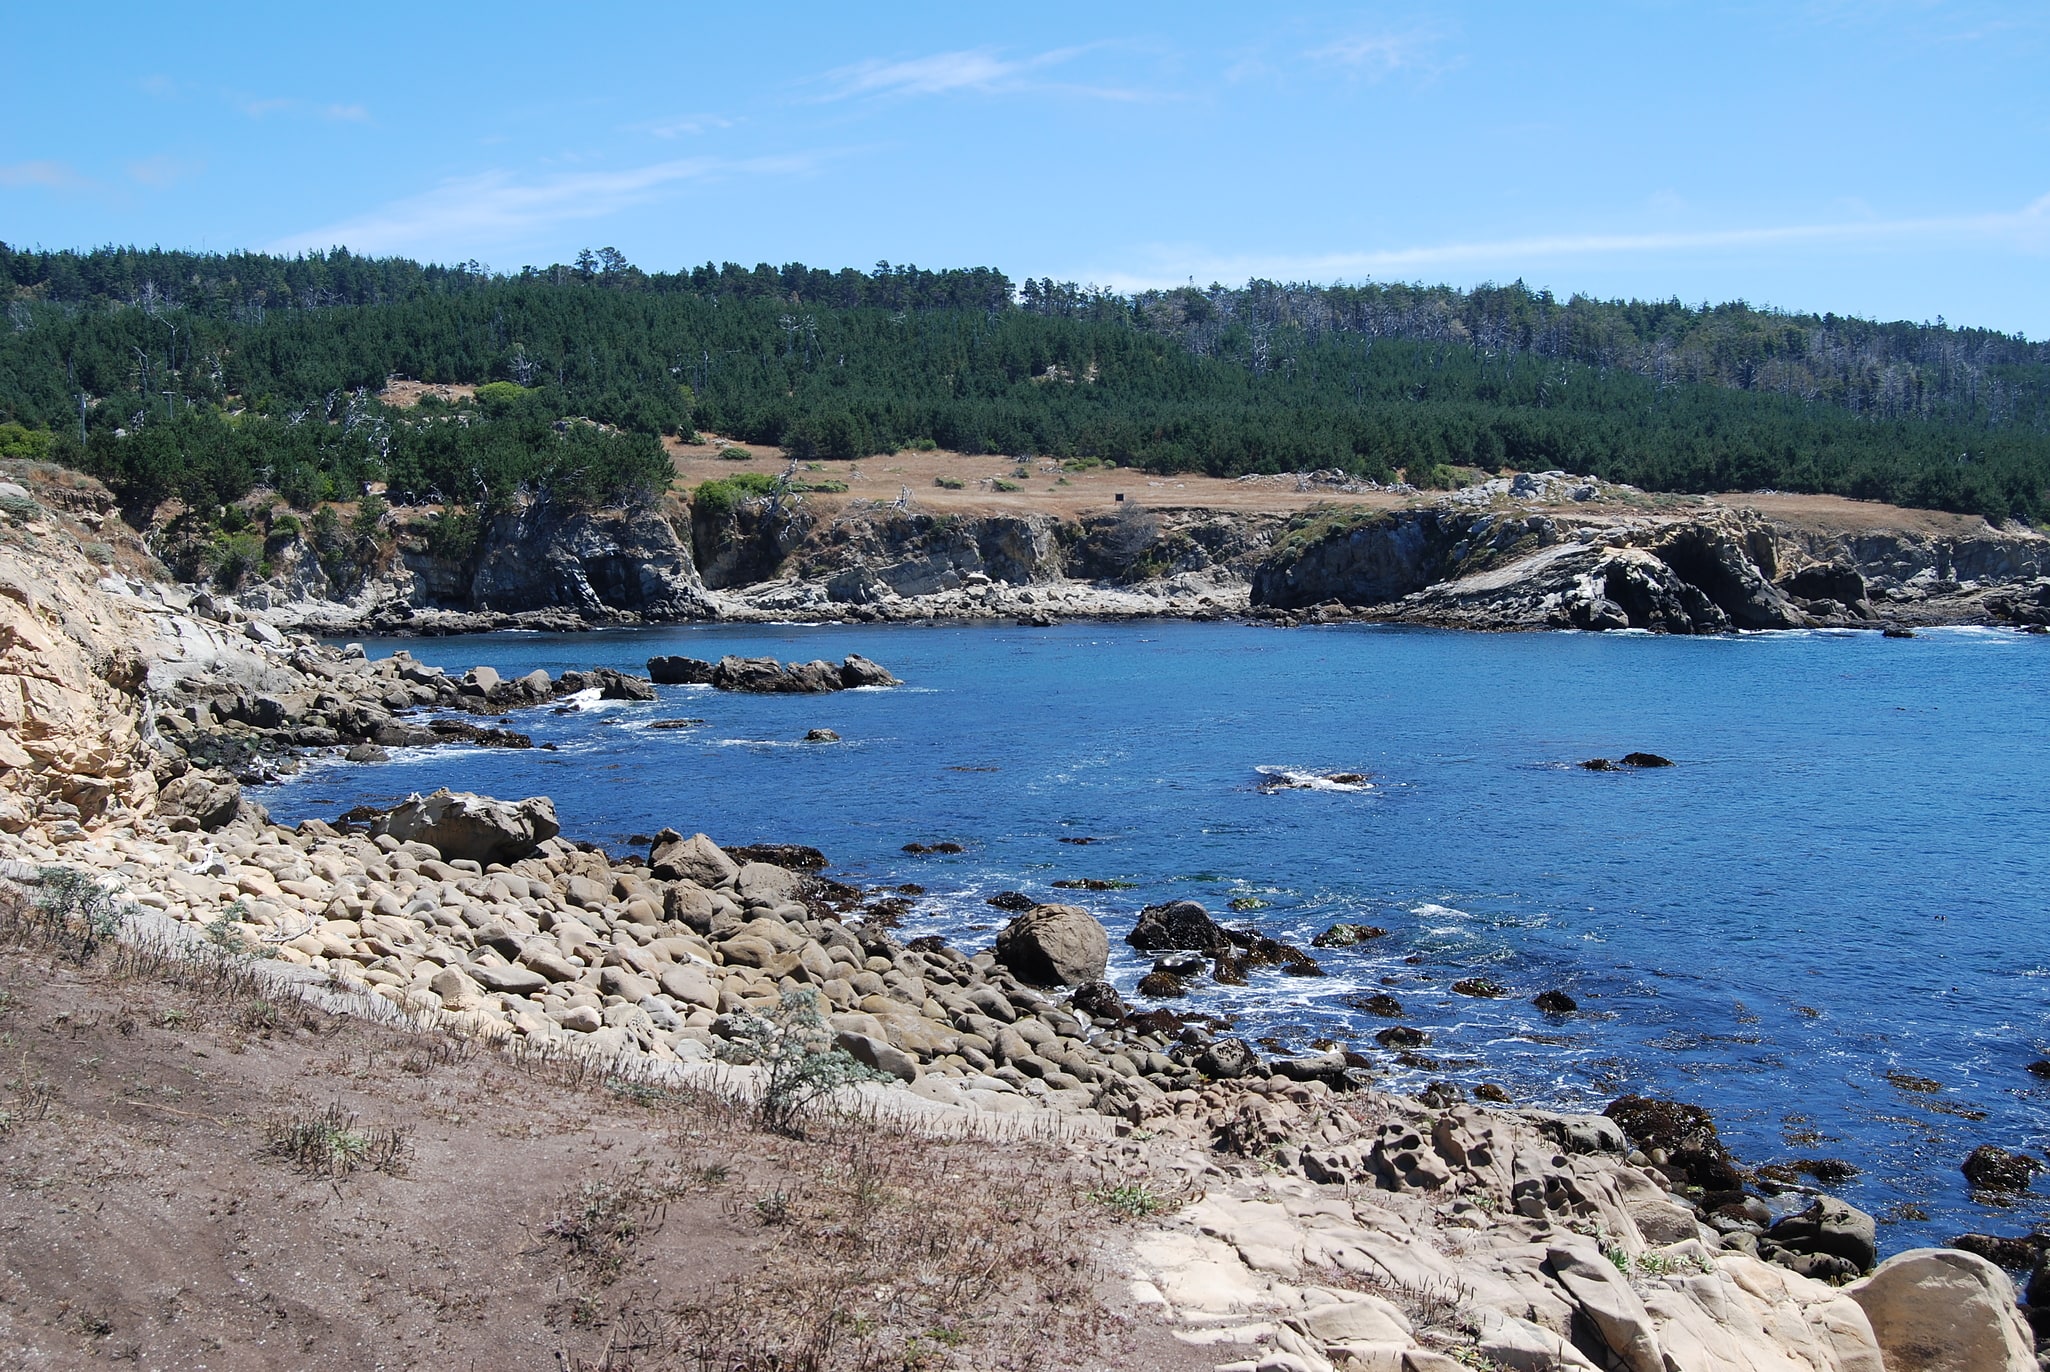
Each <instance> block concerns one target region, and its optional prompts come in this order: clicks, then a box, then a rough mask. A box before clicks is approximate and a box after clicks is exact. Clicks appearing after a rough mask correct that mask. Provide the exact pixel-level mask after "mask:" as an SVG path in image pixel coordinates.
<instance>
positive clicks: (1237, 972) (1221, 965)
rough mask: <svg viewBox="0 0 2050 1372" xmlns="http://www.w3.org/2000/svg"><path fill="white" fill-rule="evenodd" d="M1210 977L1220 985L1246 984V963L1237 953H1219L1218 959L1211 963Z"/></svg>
mask: <svg viewBox="0 0 2050 1372" xmlns="http://www.w3.org/2000/svg"><path fill="white" fill-rule="evenodd" d="M1210 979H1211V980H1212V981H1214V982H1216V983H1217V984H1218V985H1219V986H1244V985H1245V984H1246V964H1245V963H1244V962H1243V961H1241V960H1240V959H1239V958H1238V957H1237V956H1236V955H1235V954H1232V953H1219V954H1218V955H1217V960H1216V961H1215V962H1213V963H1211V964H1210Z"/></svg>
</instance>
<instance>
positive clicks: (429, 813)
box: [370, 786, 562, 865]
mask: <svg viewBox="0 0 2050 1372" xmlns="http://www.w3.org/2000/svg"><path fill="white" fill-rule="evenodd" d="M370 832H371V833H372V834H389V835H391V836H392V837H393V838H395V839H397V840H399V841H400V842H401V843H406V842H418V843H424V844H426V845H427V846H428V847H430V848H432V849H434V850H435V851H436V852H438V853H440V854H441V856H442V860H443V861H445V862H474V863H477V864H479V865H485V864H490V863H501V864H503V863H512V862H518V861H519V860H520V859H521V858H524V857H527V856H529V855H531V854H532V853H533V852H534V850H535V849H537V848H539V847H540V846H541V845H542V844H544V843H546V842H547V841H548V840H549V839H551V838H554V837H555V836H556V835H557V834H558V833H561V832H562V828H561V826H560V825H559V824H557V823H556V820H555V803H554V802H553V801H551V800H550V799H548V797H546V796H532V797H529V798H528V799H526V800H521V801H503V800H493V799H491V798H490V797H489V796H480V795H474V794H472V793H470V792H468V791H451V790H449V789H448V788H447V787H445V786H444V787H443V788H442V789H440V790H439V791H436V792H435V793H434V794H433V795H431V796H417V795H416V796H409V797H407V798H406V800H405V801H404V802H402V803H401V804H399V805H397V806H395V807H393V808H392V809H391V810H388V811H386V812H385V813H384V814H383V815H380V816H379V817H378V818H377V819H376V820H375V821H374V822H372V824H371V826H370Z"/></svg>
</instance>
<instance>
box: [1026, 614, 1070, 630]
mask: <svg viewBox="0 0 2050 1372" xmlns="http://www.w3.org/2000/svg"><path fill="white" fill-rule="evenodd" d="M1018 627H1019V628H1021V629H1054V628H1058V627H1060V621H1059V620H1058V619H1055V618H1054V617H1053V616H1052V615H1050V614H1048V613H1046V611H1044V610H1034V611H1031V612H1029V613H1027V614H1022V615H1019V616H1018Z"/></svg>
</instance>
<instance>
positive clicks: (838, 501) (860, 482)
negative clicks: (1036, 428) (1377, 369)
mask: <svg viewBox="0 0 2050 1372" xmlns="http://www.w3.org/2000/svg"><path fill="white" fill-rule="evenodd" d="M699 437H700V441H699V442H697V443H681V442H678V441H677V440H675V439H666V440H664V444H665V446H666V447H667V448H668V450H669V454H670V457H671V460H672V461H673V463H674V465H675V467H676V473H677V482H678V485H679V486H681V487H683V488H685V489H689V488H693V487H696V486H698V485H699V484H700V483H702V482H706V481H713V480H717V479H718V478H720V477H723V476H732V475H733V474H734V473H735V472H745V471H755V472H766V473H768V474H770V475H781V474H782V472H783V470H784V469H785V467H786V466H787V465H788V463H789V459H788V458H787V457H786V456H784V454H783V452H782V450H781V449H778V448H774V447H769V446H766V445H763V444H755V443H736V442H732V441H731V440H728V439H723V438H720V437H718V436H717V435H714V434H701V435H700V436H699ZM729 445H730V446H732V447H737V448H744V449H746V450H747V452H748V453H749V454H750V458H749V460H748V461H746V462H735V461H728V460H726V459H724V458H722V457H720V456H719V451H720V449H721V448H724V447H727V446H729ZM818 466H819V468H820V470H816V471H806V472H805V473H803V475H804V476H806V477H808V478H809V479H811V480H815V481H819V480H832V481H844V482H846V483H847V486H848V490H847V493H846V494H845V495H836V494H812V495H808V496H806V500H807V501H809V502H810V503H811V504H812V505H813V507H814V508H816V509H819V510H821V511H822V512H824V513H827V514H828V515H830V514H832V513H834V512H837V511H838V510H840V509H841V508H843V507H844V506H845V505H846V504H847V503H848V502H849V501H852V500H875V501H885V502H887V501H893V500H895V499H896V498H897V496H898V493H899V492H900V491H902V490H903V489H905V488H907V487H908V488H909V489H910V492H911V498H912V501H913V502H914V506H915V508H918V509H922V510H928V511H931V512H933V513H938V514H977V515H981V514H1027V513H1044V514H1052V515H1058V516H1062V517H1066V518H1073V517H1075V516H1078V515H1087V514H1097V513H1103V512H1105V511H1108V510H1110V509H1112V508H1114V506H1115V503H1116V502H1115V500H1114V496H1115V494H1116V493H1118V492H1123V493H1124V494H1125V497H1126V499H1127V500H1128V501H1137V502H1139V503H1141V504H1144V505H1148V506H1151V507H1153V508H1155V509H1204V510H1235V511H1245V512H1252V513H1267V514H1284V515H1287V514H1296V513H1299V512H1301V511H1305V510H1310V509H1315V508H1317V507H1320V506H1331V505H1339V506H1359V507H1363V508H1366V509H1399V508H1401V507H1403V506H1405V505H1409V504H1414V503H1417V502H1418V501H1420V500H1428V499H1430V498H1431V497H1430V496H1422V497H1418V496H1403V495H1397V494H1394V493H1392V492H1385V491H1368V492H1364V493H1360V494H1346V493H1343V492H1338V491H1333V490H1330V489H1328V488H1326V489H1317V490H1310V491H1297V490H1295V489H1293V488H1292V486H1291V485H1289V484H1288V483H1286V482H1273V483H1253V482H1244V483H1242V482H1238V481H1234V480H1228V479H1223V478H1218V477H1208V476H1194V475H1181V476H1168V477H1163V476H1156V475H1152V474H1150V473H1147V472H1141V471H1135V470H1133V469H1131V468H1098V469H1096V470H1093V471H1086V472H1063V471H1061V470H1060V468H1059V466H1058V464H1057V463H1053V462H1051V461H1047V460H1043V459H1042V460H1035V461H1033V462H1032V463H1031V464H1030V468H1031V470H1030V472H1029V474H1028V475H1027V476H1024V477H1019V476H1018V475H1017V468H1018V463H1017V462H1016V460H1014V459H1012V458H1008V457H996V456H990V455H986V454H984V455H977V454H970V453H954V452H946V451H944V450H935V451H932V452H909V451H905V452H899V453H894V454H891V455H889V456H885V457H866V458H862V459H860V460H859V461H856V462H822V463H820V464H818ZM941 476H946V477H949V478H952V479H955V480H958V481H961V482H962V483H963V487H962V489H960V490H958V491H956V490H947V489H944V488H942V487H940V486H937V485H935V484H934V479H935V478H936V477H941ZM1062 478H1065V483H1064V484H1061V479H1062ZM996 480H1005V481H1013V482H1016V483H1017V484H1018V485H1020V486H1021V487H1023V488H1024V489H1022V490H1019V491H1015V492H1008V491H997V490H994V489H992V488H991V485H990V483H992V482H994V481H996ZM1696 499H1697V498H1695V497H1685V496H1679V497H1674V496H1660V495H1651V496H1645V497H1638V498H1636V499H1634V500H1631V501H1629V502H1627V503H1625V504H1617V505H1613V506H1611V505H1610V504H1608V503H1606V502H1604V503H1596V504H1578V505H1573V506H1570V507H1568V508H1570V509H1573V510H1577V511H1581V512H1584V513H1599V512H1615V513H1625V512H1628V511H1632V510H1636V511H1645V510H1666V509H1668V508H1669V507H1671V508H1675V509H1677V508H1678V507H1680V506H1683V505H1684V506H1690V507H1691V506H1693V505H1694V503H1695V501H1696ZM1707 499H1708V500H1711V501H1713V502H1715V503H1717V504H1721V505H1726V506H1729V507H1730V508H1732V509H1749V510H1756V511H1758V512H1759V513H1760V514H1763V515H1766V516H1769V517H1770V518H1773V519H1777V520H1781V521H1784V522H1786V523H1789V524H1793V525H1796V526H1798V527H1803V528H1810V529H1814V530H1817V531H1819V532H1823V533H1865V532H1871V531H1875V530H1897V531H1900V532H1904V533H1924V534H1949V535H1954V536H1962V535H1969V534H1973V533H1981V534H1983V533H1986V532H1988V530H1989V526H1988V525H1987V523H1986V521H1985V520H1983V519H1981V518H1979V517H1978V516H1976V515H1956V514H1946V513H1944V512H1943V511H1940V510H1911V509H1903V508H1901V507H1900V506H1897V505H1883V504H1880V503H1878V502H1876V501H1869V500H1852V499H1849V498H1848V497H1844V496H1832V495H1794V494H1783V493H1775V494H1771V495H1758V494H1750V493H1745V492H1727V493H1724V494H1720V495H1715V496H1710V497H1707Z"/></svg>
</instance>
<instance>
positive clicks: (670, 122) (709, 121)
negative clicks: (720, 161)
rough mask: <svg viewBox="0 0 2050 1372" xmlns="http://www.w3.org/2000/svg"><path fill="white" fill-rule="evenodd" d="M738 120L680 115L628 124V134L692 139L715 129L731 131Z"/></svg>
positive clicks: (701, 115)
mask: <svg viewBox="0 0 2050 1372" xmlns="http://www.w3.org/2000/svg"><path fill="white" fill-rule="evenodd" d="M739 123H740V121H739V120H738V119H728V118H727V117H726V116H724V115H719V114H679V115H672V116H671V117H670V118H667V119H649V120H646V121H644V122H642V123H639V124H628V125H627V126H626V130H627V132H628V133H645V134H647V135H648V136H649V137H650V138H692V137H695V136H697V135H698V134H701V133H710V132H712V131H713V130H715V129H730V128H733V127H734V126H736V125H737V124H739Z"/></svg>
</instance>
